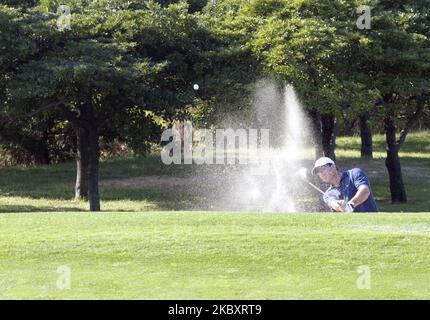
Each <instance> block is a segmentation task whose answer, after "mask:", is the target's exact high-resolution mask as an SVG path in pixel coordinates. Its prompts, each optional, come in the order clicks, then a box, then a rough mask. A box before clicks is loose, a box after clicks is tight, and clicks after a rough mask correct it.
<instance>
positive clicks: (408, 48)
mask: <svg viewBox="0 0 430 320" xmlns="http://www.w3.org/2000/svg"><path fill="white" fill-rule="evenodd" d="M429 9H430V6H429V4H428V2H419V1H416V2H412V3H410V2H406V1H400V2H391V1H381V2H379V3H378V5H377V6H376V7H375V8H374V9H373V10H372V29H371V30H368V31H366V32H365V33H364V34H363V35H362V36H361V38H360V49H361V54H360V56H359V64H360V67H361V70H362V71H363V72H365V73H366V75H367V76H368V79H369V80H368V81H367V85H368V87H370V86H372V87H373V88H376V89H377V90H378V92H379V99H377V100H376V101H375V108H376V110H377V113H378V114H379V116H380V117H381V118H382V121H383V123H384V129H385V135H386V145H387V158H386V161H385V163H386V167H387V170H388V174H389V178H390V191H391V200H392V202H406V201H407V196H406V190H405V187H404V183H403V174H402V170H401V163H400V157H399V150H400V148H401V147H402V145H403V143H404V141H405V140H406V136H407V134H408V132H409V130H410V129H411V127H412V126H413V125H414V124H415V123H416V122H417V120H418V119H419V118H420V116H421V114H422V112H423V109H424V108H425V105H426V104H428V103H429V102H428V101H429V100H428V96H429V87H430V86H429V85H430V82H429V71H430V68H429V67H430V65H429V59H428V57H429V55H430V42H429V38H428V35H429V34H430V32H429V31H430V24H429V20H428V18H426V17H428V14H429V12H430V10H429ZM402 127H403V129H402V130H401V134H400V137H399V139H398V140H397V139H396V131H397V128H402Z"/></svg>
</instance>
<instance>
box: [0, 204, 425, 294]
mask: <svg viewBox="0 0 430 320" xmlns="http://www.w3.org/2000/svg"><path fill="white" fill-rule="evenodd" d="M0 224H1V225H2V232H1V233H0V259H1V261H2V263H1V264H0V287H1V288H2V290H0V298H1V299H10V298H36V299H89V298H92V299H94V298H98V299H124V298H129V299H352V298H354V299H404V298H407V299H428V298H429V297H430V284H429V282H428V281H426V280H425V279H429V278H430V269H429V268H428V266H429V264H430V255H429V254H428V248H429V246H430V215H427V214H412V213H410V214H406V215H403V214H376V215H375V214H373V215H372V214H359V215H344V214H274V213H261V214H258V213H217V212H212V213H207V212H196V213H191V212H186V213H184V212H153V213H119V212H112V213H99V214H93V213H67V214H61V213H29V214H5V215H0ZM360 266H365V267H366V268H369V270H370V274H369V279H370V283H369V284H370V289H359V288H357V281H358V280H359V277H360V276H361V275H362V274H359V273H358V272H357V268H359V267H360ZM59 267H63V270H64V267H67V268H70V271H71V289H66V290H61V289H60V288H58V287H57V285H56V284H57V281H58V279H59V277H60V276H61V275H60V274H59V273H58V272H57V270H58V268H59Z"/></svg>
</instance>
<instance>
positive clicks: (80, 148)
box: [75, 127, 90, 200]
mask: <svg viewBox="0 0 430 320" xmlns="http://www.w3.org/2000/svg"><path fill="white" fill-rule="evenodd" d="M76 142H77V143H76V144H77V158H76V185H75V199H76V200H79V199H88V158H89V151H90V149H89V137H88V131H87V130H86V129H85V128H82V127H78V128H76Z"/></svg>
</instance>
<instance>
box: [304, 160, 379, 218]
mask: <svg viewBox="0 0 430 320" xmlns="http://www.w3.org/2000/svg"><path fill="white" fill-rule="evenodd" d="M312 174H313V175H315V174H316V175H318V177H319V178H320V179H321V180H322V181H323V182H324V183H328V184H330V187H329V188H328V189H327V191H326V192H325V193H324V195H323V199H324V202H325V203H326V204H327V205H328V206H329V207H330V208H332V209H333V210H335V211H340V212H377V211H378V207H377V206H376V202H375V199H374V198H373V194H372V190H371V188H370V183H369V178H368V177H367V176H366V174H365V173H364V172H363V171H362V170H361V169H359V168H354V169H351V170H346V171H343V172H341V171H339V169H338V168H337V166H336V164H335V163H334V161H333V160H332V159H330V158H327V157H322V158H319V159H318V160H317V161H316V162H315V165H314V168H313V169H312Z"/></svg>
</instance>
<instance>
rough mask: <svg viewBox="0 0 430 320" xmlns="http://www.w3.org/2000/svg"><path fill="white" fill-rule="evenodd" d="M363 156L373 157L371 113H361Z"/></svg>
mask: <svg viewBox="0 0 430 320" xmlns="http://www.w3.org/2000/svg"><path fill="white" fill-rule="evenodd" d="M359 120H360V137H361V157H362V158H373V146H372V144H373V143H372V131H371V129H370V126H369V122H368V120H369V114H368V113H364V114H362V115H360V117H359Z"/></svg>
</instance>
